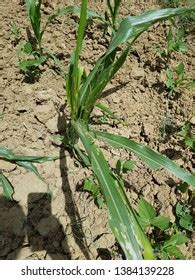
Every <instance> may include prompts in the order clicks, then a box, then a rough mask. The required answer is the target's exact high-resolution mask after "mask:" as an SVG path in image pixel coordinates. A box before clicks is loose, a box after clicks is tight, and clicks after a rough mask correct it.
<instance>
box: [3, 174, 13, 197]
mask: <svg viewBox="0 0 195 280" xmlns="http://www.w3.org/2000/svg"><path fill="white" fill-rule="evenodd" d="M0 185H2V187H3V194H4V196H5V198H6V199H7V200H13V194H14V191H13V187H12V185H11V183H10V182H9V180H8V179H7V178H6V177H5V176H4V175H3V174H2V173H0Z"/></svg>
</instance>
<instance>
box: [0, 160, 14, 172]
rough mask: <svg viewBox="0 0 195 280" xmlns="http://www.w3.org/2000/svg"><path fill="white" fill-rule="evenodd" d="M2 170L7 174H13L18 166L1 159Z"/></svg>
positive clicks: (0, 166)
mask: <svg viewBox="0 0 195 280" xmlns="http://www.w3.org/2000/svg"><path fill="white" fill-rule="evenodd" d="M1 169H2V170H3V171H5V172H11V171H13V170H14V169H16V165H15V164H13V163H11V162H9V161H6V160H2V159H0V170H1Z"/></svg>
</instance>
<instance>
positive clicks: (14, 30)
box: [10, 21, 21, 45]
mask: <svg viewBox="0 0 195 280" xmlns="http://www.w3.org/2000/svg"><path fill="white" fill-rule="evenodd" d="M10 32H11V36H12V42H13V43H14V45H17V44H18V43H19V41H20V39H21V31H20V28H19V26H18V25H17V23H16V22H15V21H13V22H12V25H11V30H10Z"/></svg>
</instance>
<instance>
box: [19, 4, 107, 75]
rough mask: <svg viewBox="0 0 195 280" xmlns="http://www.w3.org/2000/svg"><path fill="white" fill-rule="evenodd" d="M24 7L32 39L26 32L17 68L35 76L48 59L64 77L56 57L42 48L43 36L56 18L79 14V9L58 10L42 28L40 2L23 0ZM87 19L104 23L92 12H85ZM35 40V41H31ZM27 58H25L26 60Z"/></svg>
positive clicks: (65, 8)
mask: <svg viewBox="0 0 195 280" xmlns="http://www.w3.org/2000/svg"><path fill="white" fill-rule="evenodd" d="M24 2H25V5H26V8H27V12H28V17H29V20H30V23H31V28H32V30H33V34H34V38H33V37H32V35H31V32H30V31H29V30H28V29H27V30H28V32H27V35H28V38H29V41H28V42H24V43H23V44H21V46H20V50H19V52H18V60H19V68H20V70H21V71H22V72H24V73H25V74H26V75H27V76H34V77H35V76H36V74H37V72H38V71H37V70H38V67H39V66H40V65H42V64H44V63H45V62H46V61H47V60H48V59H49V58H50V59H52V60H53V62H54V64H55V66H57V68H58V69H59V70H60V73H61V74H62V75H63V76H65V72H64V70H63V67H62V66H61V65H60V62H59V60H58V59H57V57H56V56H55V55H54V54H53V53H52V52H51V51H50V50H48V49H45V48H44V47H43V35H44V33H45V30H46V28H47V26H48V25H49V24H50V23H52V22H53V21H54V20H55V19H56V18H57V17H62V16H64V15H66V14H70V13H76V14H79V13H80V7H74V6H67V7H62V8H58V9H57V10H56V11H54V12H53V13H52V14H51V15H49V16H48V18H47V20H46V23H45V25H44V26H42V22H41V4H42V0H25V1H24ZM87 17H88V18H92V17H93V18H99V19H101V20H102V21H103V22H105V19H104V17H102V16H99V15H98V14H96V13H95V12H93V11H90V10H87ZM33 39H35V40H33ZM26 57H27V58H26Z"/></svg>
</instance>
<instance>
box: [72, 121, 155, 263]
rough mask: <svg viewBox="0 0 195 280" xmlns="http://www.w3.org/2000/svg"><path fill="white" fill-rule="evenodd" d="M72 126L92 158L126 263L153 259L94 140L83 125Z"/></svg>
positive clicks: (119, 186)
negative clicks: (132, 260)
mask: <svg viewBox="0 0 195 280" xmlns="http://www.w3.org/2000/svg"><path fill="white" fill-rule="evenodd" d="M73 126H74V128H75V130H76V131H77V133H78V134H79V136H80V139H81V141H82V143H83V145H84V147H85V149H86V151H87V154H88V156H89V159H90V162H91V166H92V170H93V172H94V174H95V175H96V178H97V180H98V182H99V185H100V186H101V188H102V192H103V194H104V197H105V201H106V204H107V206H108V209H109V222H110V226H111V229H112V231H113V233H114V235H115V237H116V238H117V240H118V242H119V243H120V245H121V247H122V249H123V251H124V253H125V255H126V258H127V259H134V260H136V259H143V256H142V253H143V255H144V258H146V259H153V258H154V256H153V251H152V248H151V245H150V243H149V241H148V239H147V237H146V236H145V234H144V232H143V230H142V228H141V226H140V224H139V222H138V220H137V217H136V214H135V213H134V210H133V209H132V207H131V205H130V203H129V201H128V199H127V197H126V194H125V192H124V189H123V187H122V186H121V185H120V183H119V181H118V180H117V179H116V178H115V177H114V176H113V174H112V172H111V170H110V169H109V166H108V163H107V161H106V160H105V158H104V156H103V154H102V152H101V151H100V150H99V149H98V148H97V147H96V145H95V144H94V138H93V137H92V135H91V134H90V133H89V132H88V131H87V129H86V128H85V126H84V125H82V124H80V123H78V122H73Z"/></svg>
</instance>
